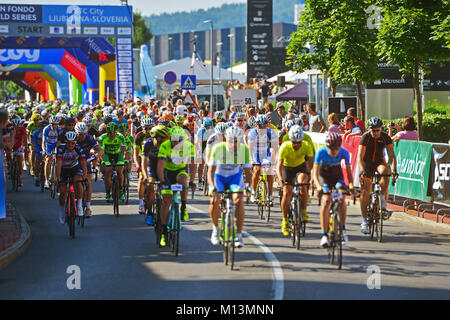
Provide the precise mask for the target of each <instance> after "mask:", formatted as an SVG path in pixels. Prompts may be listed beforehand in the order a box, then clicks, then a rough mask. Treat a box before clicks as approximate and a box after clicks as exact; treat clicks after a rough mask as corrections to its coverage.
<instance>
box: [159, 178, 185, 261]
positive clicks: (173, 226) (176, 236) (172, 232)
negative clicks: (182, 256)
mask: <svg viewBox="0 0 450 320" xmlns="http://www.w3.org/2000/svg"><path fill="white" fill-rule="evenodd" d="M188 188H189V187H183V185H181V184H172V185H171V187H170V189H171V190H172V192H173V200H172V205H171V206H170V212H169V223H168V224H167V231H168V234H169V236H168V240H169V246H170V248H171V250H172V252H174V253H175V256H178V252H179V248H180V231H181V214H180V204H181V202H180V199H179V197H178V193H179V192H181V191H183V189H188ZM164 189H168V187H165V188H164Z"/></svg>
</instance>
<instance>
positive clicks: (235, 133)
mask: <svg viewBox="0 0 450 320" xmlns="http://www.w3.org/2000/svg"><path fill="white" fill-rule="evenodd" d="M243 135H244V132H243V131H242V129H241V128H239V127H238V126H231V127H229V128H228V129H227V130H226V131H225V138H227V139H232V140H234V139H240V138H241V137H242V136H243Z"/></svg>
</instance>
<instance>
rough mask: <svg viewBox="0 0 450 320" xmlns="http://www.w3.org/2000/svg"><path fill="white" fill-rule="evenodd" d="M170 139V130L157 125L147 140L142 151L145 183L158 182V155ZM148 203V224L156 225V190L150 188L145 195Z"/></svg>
mask: <svg viewBox="0 0 450 320" xmlns="http://www.w3.org/2000/svg"><path fill="white" fill-rule="evenodd" d="M168 137H169V129H167V128H166V127H165V126H163V125H157V126H155V127H153V128H152V129H151V131H150V138H148V139H147V140H145V142H144V145H143V151H142V155H141V158H142V162H141V163H142V168H144V169H143V170H142V179H143V181H145V182H154V181H155V180H157V176H156V168H157V165H158V153H159V148H160V146H161V144H162V143H163V142H164V141H166V140H167V138H168ZM145 197H146V199H147V200H148V201H147V209H150V212H149V214H148V215H147V220H146V223H147V224H148V225H153V224H154V216H153V214H154V212H152V211H151V210H152V208H153V202H154V201H155V195H154V189H153V188H149V189H148V194H146V195H145Z"/></svg>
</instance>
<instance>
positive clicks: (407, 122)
mask: <svg viewBox="0 0 450 320" xmlns="http://www.w3.org/2000/svg"><path fill="white" fill-rule="evenodd" d="M392 127H394V128H395V129H396V130H397V131H398V132H397V134H396V135H395V136H393V137H392ZM388 128H389V137H391V138H392V142H396V141H398V140H413V141H418V140H419V135H418V134H417V131H416V123H415V122H414V118H413V117H410V116H406V117H405V118H404V119H403V123H402V127H400V126H399V125H397V124H395V123H393V122H391V123H389V125H388ZM402 129H403V130H402Z"/></svg>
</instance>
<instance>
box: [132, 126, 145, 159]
mask: <svg viewBox="0 0 450 320" xmlns="http://www.w3.org/2000/svg"><path fill="white" fill-rule="evenodd" d="M147 139H148V137H147V135H146V133H145V131H144V130H142V131H140V132H138V133H137V134H136V138H135V139H134V148H137V150H138V154H139V156H141V154H142V150H143V148H142V146H143V144H144V141H145V140H147Z"/></svg>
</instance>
